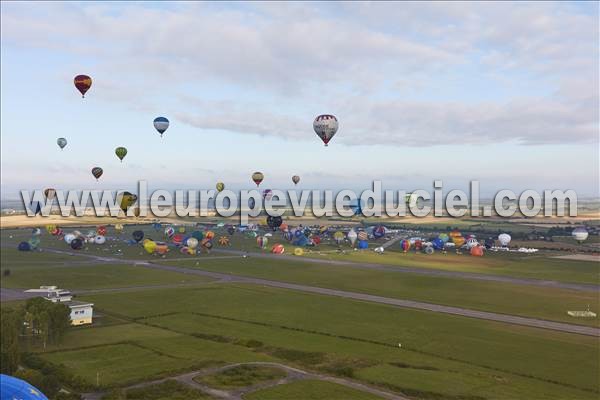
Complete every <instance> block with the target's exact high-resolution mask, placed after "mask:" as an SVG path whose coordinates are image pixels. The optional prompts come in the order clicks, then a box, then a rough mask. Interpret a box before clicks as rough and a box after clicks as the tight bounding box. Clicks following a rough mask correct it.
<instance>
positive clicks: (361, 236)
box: [357, 231, 369, 240]
mask: <svg viewBox="0 0 600 400" xmlns="http://www.w3.org/2000/svg"><path fill="white" fill-rule="evenodd" d="M357 237H358V240H367V239H368V238H369V235H368V234H367V232H365V231H360V232H358V235H357Z"/></svg>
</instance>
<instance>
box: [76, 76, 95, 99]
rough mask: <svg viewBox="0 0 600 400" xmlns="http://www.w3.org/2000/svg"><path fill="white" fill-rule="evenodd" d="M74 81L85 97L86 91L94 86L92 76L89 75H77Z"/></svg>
mask: <svg viewBox="0 0 600 400" xmlns="http://www.w3.org/2000/svg"><path fill="white" fill-rule="evenodd" d="M73 83H74V84H75V87H76V88H77V90H79V93H81V97H85V93H86V92H87V91H88V90H89V89H90V88H91V87H92V78H90V77H89V76H87V75H77V76H76V77H75V79H73Z"/></svg>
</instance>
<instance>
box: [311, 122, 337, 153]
mask: <svg viewBox="0 0 600 400" xmlns="http://www.w3.org/2000/svg"><path fill="white" fill-rule="evenodd" d="M338 126H339V125H338V120H337V118H336V117H335V116H333V115H329V114H323V115H319V116H317V117H316V118H315V120H314V121H313V129H314V130H315V133H316V134H317V136H318V137H320V138H321V140H322V141H323V143H325V146H327V145H328V144H329V141H330V140H331V138H333V136H334V135H335V134H336V132H337V130H338Z"/></svg>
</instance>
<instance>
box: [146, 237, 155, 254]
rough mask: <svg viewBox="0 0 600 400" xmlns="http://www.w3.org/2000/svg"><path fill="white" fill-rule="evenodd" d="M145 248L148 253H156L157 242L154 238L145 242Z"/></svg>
mask: <svg viewBox="0 0 600 400" xmlns="http://www.w3.org/2000/svg"><path fill="white" fill-rule="evenodd" d="M144 250H146V252H147V253H148V254H152V253H154V250H156V242H155V241H154V240H148V241H147V242H146V243H144Z"/></svg>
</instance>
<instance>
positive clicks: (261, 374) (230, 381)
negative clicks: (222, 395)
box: [194, 365, 287, 390]
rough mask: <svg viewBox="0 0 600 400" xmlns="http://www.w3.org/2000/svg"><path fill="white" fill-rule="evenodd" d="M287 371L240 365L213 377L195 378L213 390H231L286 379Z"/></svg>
mask: <svg viewBox="0 0 600 400" xmlns="http://www.w3.org/2000/svg"><path fill="white" fill-rule="evenodd" d="M286 375H287V374H286V373H285V371H283V370H281V369H280V368H276V367H269V366H264V365H239V366H237V367H233V368H229V369H226V370H225V371H221V372H218V373H215V374H211V375H205V376H199V377H196V378H194V380H195V381H196V382H198V383H202V384H204V385H207V386H209V387H211V388H216V389H223V390H231V389H238V388H242V387H246V386H251V385H256V384H258V383H263V382H269V381H275V380H277V379H281V378H284V377H285V376H286Z"/></svg>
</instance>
